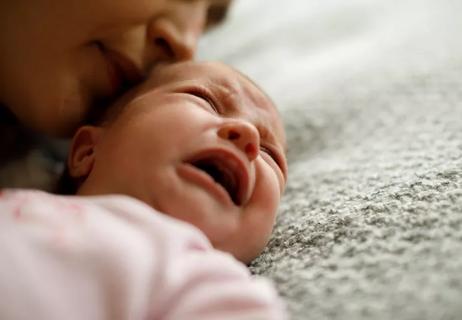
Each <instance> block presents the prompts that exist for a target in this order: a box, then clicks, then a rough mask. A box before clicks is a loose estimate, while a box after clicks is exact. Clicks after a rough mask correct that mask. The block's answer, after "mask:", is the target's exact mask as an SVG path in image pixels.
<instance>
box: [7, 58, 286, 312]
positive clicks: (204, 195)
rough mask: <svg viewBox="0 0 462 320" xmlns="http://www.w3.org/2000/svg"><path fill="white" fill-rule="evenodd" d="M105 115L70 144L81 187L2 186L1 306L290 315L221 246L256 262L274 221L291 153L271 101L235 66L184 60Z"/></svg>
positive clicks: (71, 166) (72, 171)
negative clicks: (64, 192)
mask: <svg viewBox="0 0 462 320" xmlns="http://www.w3.org/2000/svg"><path fill="white" fill-rule="evenodd" d="M96 119H97V120H96V121H95V122H94V125H88V126H83V127H81V128H80V129H79V130H78V131H77V133H76V134H75V136H74V138H73V142H72V145H71V150H70V154H69V158H68V179H67V180H68V181H67V182H68V183H69V182H70V184H68V185H71V186H73V187H74V188H75V193H76V194H77V196H70V197H68V196H55V195H50V194H46V193H41V192H31V191H13V190H5V191H3V193H2V194H1V197H0V208H1V209H0V210H1V211H2V212H3V213H4V214H2V215H1V216H0V219H1V221H0V228H2V230H1V232H0V234H1V235H2V236H1V237H0V239H1V241H0V247H1V249H2V252H3V254H4V257H3V258H4V260H5V261H8V267H6V265H5V266H4V267H3V268H0V292H2V293H3V294H2V297H5V298H4V299H2V301H1V302H0V318H2V319H30V318H31V315H32V312H33V315H34V316H33V318H35V319H103V318H105V319H106V318H107V319H262V320H263V319H265V320H266V319H284V318H285V316H284V311H283V307H282V304H281V302H280V300H279V299H278V298H277V294H276V293H275V291H274V289H272V287H271V286H270V285H268V283H267V282H265V281H264V280H262V279H258V278H252V277H251V276H250V275H249V272H248V271H247V269H246V268H245V267H244V265H242V264H240V263H238V262H237V261H236V260H234V258H232V257H231V256H230V255H228V254H226V253H224V252H228V253H231V254H232V255H233V256H234V257H235V258H236V259H238V260H240V261H242V262H245V263H247V262H249V261H251V260H252V259H254V258H255V257H256V256H257V255H258V254H259V253H260V252H261V250H262V249H263V248H264V246H265V245H266V243H267V241H268V238H269V236H270V233H271V230H272V227H273V224H274V220H275V215H276V211H277V206H278V203H279V201H280V196H281V194H282V192H283V190H284V186H285V181H286V176H287V164H286V160H285V136H284V129H283V125H282V123H281V120H280V118H279V116H278V113H277V111H276V109H275V107H274V105H273V104H272V102H271V101H270V99H269V98H268V97H267V96H266V95H265V94H264V93H262V91H261V90H260V89H259V88H258V87H257V86H256V85H255V84H254V83H253V82H252V81H250V80H249V79H248V78H247V77H245V76H243V75H242V74H240V73H238V72H236V71H234V70H233V69H231V68H229V67H227V66H224V65H222V64H218V63H193V62H186V63H180V64H175V65H169V66H168V65H166V66H160V67H158V68H157V70H155V72H154V73H153V74H152V76H151V78H149V79H148V80H147V81H146V82H145V83H143V84H142V85H141V86H139V87H138V88H136V89H135V90H134V91H132V92H130V93H128V94H127V95H125V96H124V97H123V98H122V99H121V100H120V101H119V102H117V103H116V104H115V105H114V106H112V107H111V108H110V109H108V110H107V112H105V113H104V114H102V115H99V116H97V117H96ZM117 194H119V195H117ZM127 195H128V196H130V197H127ZM135 199H137V200H135ZM139 200H141V201H139ZM13 275H14V277H13ZM6 293H8V294H6ZM19 297H20V299H19Z"/></svg>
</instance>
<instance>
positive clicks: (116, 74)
mask: <svg viewBox="0 0 462 320" xmlns="http://www.w3.org/2000/svg"><path fill="white" fill-rule="evenodd" d="M97 45H98V48H99V49H100V50H101V53H102V54H103V56H104V58H105V60H106V62H107V70H108V76H109V79H110V81H111V87H112V88H111V89H112V91H113V92H114V93H116V92H117V91H119V90H120V89H122V88H123V87H125V86H132V85H134V84H136V83H137V82H139V81H141V80H142V79H143V74H142V72H141V70H140V69H139V68H138V67H137V66H136V65H135V63H134V62H133V61H131V60H130V59H129V58H127V57H125V56H124V55H123V54H121V53H119V52H117V51H115V50H111V49H109V48H107V47H105V46H104V45H103V44H102V43H98V44H97Z"/></svg>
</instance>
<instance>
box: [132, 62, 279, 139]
mask: <svg viewBox="0 0 462 320" xmlns="http://www.w3.org/2000/svg"><path fill="white" fill-rule="evenodd" d="M142 86H143V87H144V88H143V90H141V91H140V92H139V94H138V96H140V95H145V94H149V95H151V94H156V93H160V92H163V91H169V90H176V89H177V88H178V87H182V86H186V87H188V86H200V87H204V88H206V89H208V90H210V91H212V92H213V93H217V98H218V99H219V100H222V101H226V100H228V101H231V103H230V105H238V106H241V107H240V109H239V110H238V111H239V112H243V113H246V112H249V113H251V112H252V111H255V110H254V109H256V111H257V112H256V114H261V115H264V118H265V120H264V121H265V122H266V123H265V125H266V126H267V127H269V129H271V130H274V131H276V132H274V133H275V134H276V135H277V136H278V138H280V139H281V140H283V143H285V133H284V128H283V124H282V120H281V117H280V115H279V113H278V111H277V108H276V105H275V104H274V102H273V101H272V99H271V98H270V97H269V96H268V95H267V94H266V93H265V91H264V90H262V89H261V87H260V86H259V85H257V84H256V83H255V82H254V81H253V80H252V79H250V78H249V77H248V76H246V75H245V74H243V73H241V72H239V71H238V70H236V69H234V68H232V67H230V66H228V65H226V64H223V63H220V62H181V63H176V64H170V65H164V66H159V67H157V68H155V69H154V70H152V72H151V74H150V75H149V77H148V79H147V80H146V82H145V83H144V84H143V85H142ZM242 106H246V108H242ZM262 118H263V117H262ZM261 120H262V121H263V119H261Z"/></svg>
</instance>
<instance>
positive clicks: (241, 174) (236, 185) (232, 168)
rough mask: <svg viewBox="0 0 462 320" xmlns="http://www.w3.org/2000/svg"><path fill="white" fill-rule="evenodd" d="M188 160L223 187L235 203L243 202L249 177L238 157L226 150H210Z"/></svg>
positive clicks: (240, 203) (238, 204)
mask: <svg viewBox="0 0 462 320" xmlns="http://www.w3.org/2000/svg"><path fill="white" fill-rule="evenodd" d="M188 162H189V163H190V164H191V165H192V166H194V167H196V168H197V169H199V170H201V171H203V172H205V173H206V174H208V175H209V176H210V177H211V178H212V179H213V180H214V181H215V182H216V183H217V184H219V185H220V186H221V187H223V189H225V190H226V192H227V193H228V195H229V197H230V198H231V200H232V201H233V203H234V204H235V205H237V206H240V205H242V204H243V202H244V197H245V194H246V192H247V188H248V180H249V178H248V174H247V170H246V168H245V166H244V164H243V163H242V162H241V161H240V160H239V159H238V158H237V157H235V156H234V155H232V154H231V153H228V152H224V151H208V152H205V153H201V154H199V155H198V156H196V157H194V158H193V159H192V160H190V161H188Z"/></svg>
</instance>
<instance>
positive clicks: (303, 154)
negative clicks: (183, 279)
mask: <svg viewBox="0 0 462 320" xmlns="http://www.w3.org/2000/svg"><path fill="white" fill-rule="evenodd" d="M461 12H462V1H460V0H438V1H435V0H403V1H380V0H349V1H344V0H312V1H307V0H289V1H280V0H236V1H235V4H234V6H233V8H232V10H231V12H230V16H229V19H228V21H227V23H226V24H225V25H224V26H222V27H220V28H218V29H216V30H214V31H212V32H211V33H210V34H209V35H207V36H206V37H205V38H204V40H203V41H202V43H201V45H200V58H201V59H206V60H221V61H224V62H226V63H229V64H231V65H233V66H235V67H237V68H238V69H240V70H242V71H243V72H245V73H247V74H248V75H249V76H251V77H252V78H253V79H254V80H256V82H258V83H259V84H261V86H262V87H263V88H264V89H265V90H266V91H267V92H268V93H269V95H270V96H272V98H273V99H274V100H275V101H276V103H277V105H278V107H279V109H280V111H281V113H282V116H283V118H284V121H285V124H286V129H287V134H288V145H289V153H288V159H289V166H290V167H289V170H290V174H289V180H288V185H287V190H286V192H285V195H284V197H283V201H282V204H281V207H280V212H279V215H278V220H277V224H276V226H275V229H274V234H273V236H272V238H271V240H270V243H269V245H268V247H267V249H266V250H265V251H264V253H263V254H262V255H261V256H260V257H259V258H258V259H257V260H255V261H254V262H253V263H252V265H251V269H252V271H253V272H254V273H256V274H260V275H264V276H266V277H268V278H270V279H272V280H273V281H274V282H275V284H276V286H277V287H278V289H279V291H280V294H281V295H282V296H283V297H284V299H285V300H286V302H287V306H288V309H289V312H290V314H291V316H292V318H293V319H342V320H344V319H355V320H359V319H375V320H379V319H384V320H389V319H416V320H417V319H419V320H422V319H428V320H430V319H431V320H435V319H462V18H461V17H460V13H461Z"/></svg>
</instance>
